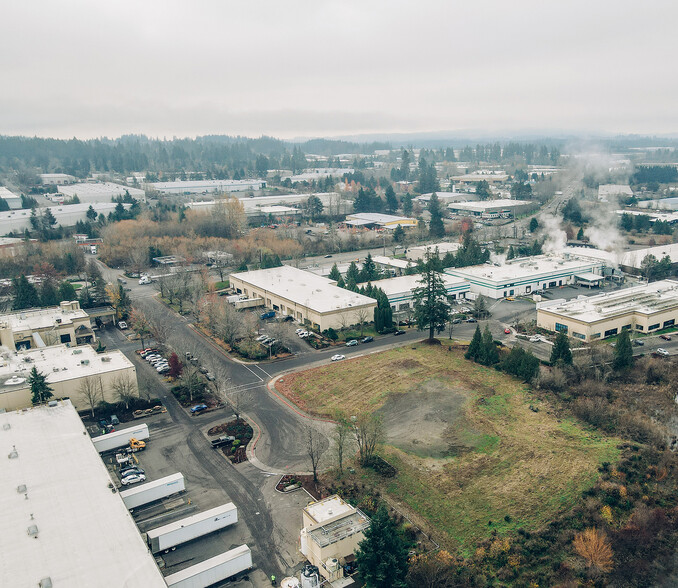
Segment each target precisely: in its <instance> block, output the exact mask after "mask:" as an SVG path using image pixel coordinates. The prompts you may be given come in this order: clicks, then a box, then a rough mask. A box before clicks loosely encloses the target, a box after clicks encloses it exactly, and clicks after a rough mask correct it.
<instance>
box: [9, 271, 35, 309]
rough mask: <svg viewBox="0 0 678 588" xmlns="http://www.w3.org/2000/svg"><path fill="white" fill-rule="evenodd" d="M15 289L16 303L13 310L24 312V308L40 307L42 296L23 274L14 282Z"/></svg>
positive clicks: (13, 304) (13, 303)
mask: <svg viewBox="0 0 678 588" xmlns="http://www.w3.org/2000/svg"><path fill="white" fill-rule="evenodd" d="M12 285H13V287H14V301H13V302H12V308H13V309H14V310H23V309H24V308H34V307H36V306H40V296H38V291H37V290H36V288H35V286H34V285H33V284H31V283H30V282H29V281H28V278H27V277H26V276H25V275H23V274H21V276H20V277H19V278H14V279H13V280H12Z"/></svg>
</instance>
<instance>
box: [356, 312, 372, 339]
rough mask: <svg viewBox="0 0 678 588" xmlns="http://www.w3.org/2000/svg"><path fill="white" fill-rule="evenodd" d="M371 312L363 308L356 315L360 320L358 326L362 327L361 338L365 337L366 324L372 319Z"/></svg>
mask: <svg viewBox="0 0 678 588" xmlns="http://www.w3.org/2000/svg"><path fill="white" fill-rule="evenodd" d="M370 314H371V313H370V311H369V310H368V309H367V308H361V309H359V310H358V311H357V312H356V313H355V316H356V318H357V319H358V324H359V325H360V336H361V337H362V336H363V329H364V328H365V323H366V322H367V321H368V320H369V318H370Z"/></svg>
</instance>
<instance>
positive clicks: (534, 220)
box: [530, 216, 539, 233]
mask: <svg viewBox="0 0 678 588" xmlns="http://www.w3.org/2000/svg"><path fill="white" fill-rule="evenodd" d="M538 228H539V221H538V220H537V217H534V216H533V217H532V218H531V219H530V233H534V232H535V231H536V230H537V229H538Z"/></svg>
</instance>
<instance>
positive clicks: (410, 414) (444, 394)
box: [379, 362, 479, 459]
mask: <svg viewBox="0 0 678 588" xmlns="http://www.w3.org/2000/svg"><path fill="white" fill-rule="evenodd" d="M414 363H416V362H414ZM467 401H468V396H467V394H466V393H464V392H461V391H458V390H454V389H452V388H449V387H447V386H446V385H445V384H443V383H442V382H440V381H438V380H428V381H426V382H424V383H423V384H422V385H421V386H420V387H419V388H418V389H416V390H412V391H411V392H408V393H405V394H394V395H391V396H389V398H388V399H387V400H386V402H385V404H384V406H383V407H382V408H380V409H379V413H380V414H382V415H383V418H384V426H385V428H386V442H387V443H389V444H390V445H393V446H394V447H397V448H398V449H401V450H402V451H407V452H408V453H413V454H415V455H418V456H421V457H432V458H438V459H439V458H444V457H451V456H454V455H459V454H461V453H464V452H466V451H471V450H472V449H473V448H474V447H475V445H476V443H475V442H474V441H475V440H476V439H477V438H478V437H479V433H478V432H477V431H475V430H473V429H471V428H470V427H469V425H468V423H467V422H466V414H465V405H466V402H467Z"/></svg>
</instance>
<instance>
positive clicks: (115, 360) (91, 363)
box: [0, 345, 138, 410]
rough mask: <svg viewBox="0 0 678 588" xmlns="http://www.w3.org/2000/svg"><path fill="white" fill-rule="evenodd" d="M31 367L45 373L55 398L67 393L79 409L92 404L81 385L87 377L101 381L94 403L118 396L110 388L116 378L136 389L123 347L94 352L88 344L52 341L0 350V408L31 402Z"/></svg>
mask: <svg viewBox="0 0 678 588" xmlns="http://www.w3.org/2000/svg"><path fill="white" fill-rule="evenodd" d="M34 367H35V368H36V369H37V370H38V372H40V373H42V374H44V375H45V376H47V383H48V384H49V385H50V387H51V388H52V394H53V395H54V397H55V398H65V397H69V398H70V399H71V401H72V402H73V405H74V406H75V408H76V409H78V410H88V409H90V408H91V407H90V406H89V400H88V399H87V398H86V397H84V396H83V395H82V391H81V389H80V386H81V384H82V382H83V380H86V379H87V378H91V379H92V380H93V381H95V382H96V384H97V386H99V383H100V389H97V403H98V401H102V400H103V401H106V402H111V403H113V402H117V401H118V400H119V398H118V397H117V395H116V392H115V390H114V389H113V383H114V381H115V380H116V378H126V379H128V380H129V382H130V383H131V384H133V385H134V388H135V389H136V383H137V377H136V369H135V367H134V364H133V363H132V362H131V361H130V360H129V359H127V357H125V355H124V354H123V353H122V351H118V350H114V351H107V352H106V353H97V352H96V351H94V349H93V348H92V347H91V346H89V345H83V346H81V347H67V346H66V345H53V346H51V347H43V348H40V349H29V350H28V351H18V352H4V353H2V354H0V409H5V410H17V409H21V408H26V407H28V406H30V405H31V388H30V385H29V384H28V376H29V375H30V373H31V370H32V369H33V368H34ZM132 391H133V392H134V390H132ZM137 394H138V392H137Z"/></svg>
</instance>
